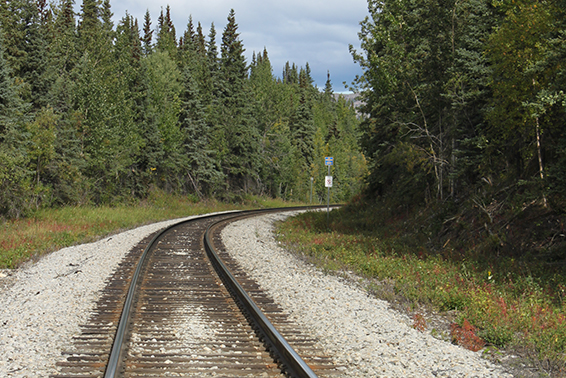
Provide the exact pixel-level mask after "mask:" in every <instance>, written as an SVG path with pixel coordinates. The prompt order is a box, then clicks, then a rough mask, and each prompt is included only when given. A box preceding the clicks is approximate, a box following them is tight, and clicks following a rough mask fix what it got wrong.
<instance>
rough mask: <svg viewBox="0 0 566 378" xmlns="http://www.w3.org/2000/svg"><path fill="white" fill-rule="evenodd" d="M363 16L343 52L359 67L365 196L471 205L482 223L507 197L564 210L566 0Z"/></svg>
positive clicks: (431, 3) (415, 7)
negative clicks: (358, 46) (355, 39)
mask: <svg viewBox="0 0 566 378" xmlns="http://www.w3.org/2000/svg"><path fill="white" fill-rule="evenodd" d="M369 10H370V16H369V17H368V18H367V19H366V20H365V21H363V22H362V24H361V26H362V28H361V32H360V40H361V42H362V50H360V51H355V50H353V49H352V48H351V50H352V53H353V56H354V58H355V59H356V60H357V61H358V62H359V63H360V64H361V66H362V67H363V69H364V74H363V77H361V78H360V80H359V84H360V86H361V88H362V89H363V90H364V94H363V99H364V101H365V106H364V108H363V111H364V113H366V114H367V115H368V116H367V117H366V119H365V120H364V121H363V124H362V126H361V128H362V130H363V131H362V132H363V137H362V145H363V149H364V151H365V154H366V156H367V157H368V160H369V161H370V171H371V174H370V180H369V182H370V191H371V193H372V195H374V196H381V195H391V196H395V197H396V198H397V199H399V200H400V201H399V202H403V203H405V204H409V205H410V204H415V203H425V202H429V203H430V202H433V203H438V202H439V201H440V202H441V201H444V200H446V199H449V198H452V199H458V198H460V199H462V198H470V197H474V196H475V197H474V201H475V203H476V205H477V206H479V207H480V208H482V209H483V211H485V212H486V214H488V216H490V217H491V216H492V215H493V213H494V212H495V210H496V209H497V208H498V207H499V206H501V199H502V198H503V199H504V198H510V197H514V198H521V199H522V201H523V203H524V204H527V205H528V204H529V203H533V202H535V203H538V204H539V205H541V207H547V206H549V205H551V207H553V208H554V209H557V210H559V209H561V210H564V209H565V204H566V202H565V199H566V197H565V195H566V127H565V121H566V112H565V110H566V95H565V93H564V91H565V90H566V64H565V62H566V39H565V38H566V17H565V12H566V1H564V0H548V1H547V0H545V1H533V0H528V1H526V0H465V1H455V0H448V1H438V0H422V1H409V0H401V1H399V0H382V1H374V0H370V1H369ZM497 196H499V197H497ZM516 196H519V197H516ZM492 200H493V202H492Z"/></svg>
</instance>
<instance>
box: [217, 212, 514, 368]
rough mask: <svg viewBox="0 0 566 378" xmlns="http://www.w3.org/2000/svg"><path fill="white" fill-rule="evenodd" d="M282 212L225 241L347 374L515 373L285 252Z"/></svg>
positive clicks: (229, 231)
mask: <svg viewBox="0 0 566 378" xmlns="http://www.w3.org/2000/svg"><path fill="white" fill-rule="evenodd" d="M284 217H286V215H281V214H277V215H267V216H262V217H256V218H251V219H247V220H244V221H240V222H236V223H232V224H230V225H228V226H227V227H226V228H225V229H224V231H223V232H222V239H223V241H224V244H225V245H226V249H227V250H228V251H230V254H231V255H232V256H233V257H234V258H235V259H236V260H237V261H238V263H239V264H240V265H241V266H242V267H243V268H244V270H246V272H247V273H248V275H250V277H252V278H254V279H255V280H256V281H257V282H258V283H259V285H260V286H261V287H262V288H263V289H264V290H266V291H267V292H268V293H269V294H270V295H271V296H272V297H273V299H274V300H275V301H276V302H277V303H279V304H280V305H281V306H282V307H283V308H284V309H285V310H286V311H287V312H288V314H289V315H290V317H291V318H292V319H293V320H294V321H295V322H296V323H297V324H299V325H302V326H304V327H305V329H306V330H307V331H306V333H309V334H311V335H313V336H315V337H317V338H318V339H319V340H320V344H321V347H322V348H323V349H325V350H326V351H327V352H328V353H329V355H331V356H333V357H334V358H335V361H336V364H337V365H342V366H344V367H345V369H344V370H343V373H344V374H343V376H344V377H368V378H369V377H389V378H392V377H511V375H510V374H506V373H504V372H503V371H502V370H501V368H500V367H499V366H496V365H493V364H492V363H490V362H489V361H487V360H485V359H483V358H482V357H481V355H480V353H481V352H476V353H474V352H471V351H469V350H466V349H464V348H461V347H458V346H455V345H452V344H450V343H448V342H445V341H442V340H438V339H436V338H434V337H432V336H431V335H430V334H427V333H422V332H419V331H417V330H415V329H413V328H412V326H411V323H412V321H411V319H409V318H408V317H407V316H405V315H402V314H400V313H399V312H397V311H394V310H392V309H390V308H389V305H388V303H387V302H385V301H382V300H378V299H376V298H373V297H372V296H370V295H368V293H367V292H366V291H364V290H363V289H362V288H360V287H359V286H358V285H355V284H353V283H351V281H350V280H345V279H342V278H340V277H337V276H333V275H326V274H324V273H323V272H321V271H320V270H317V269H316V268H315V267H313V266H311V265H310V264H307V263H305V262H303V261H301V260H299V259H297V258H296V257H295V256H293V255H292V254H290V253H289V252H287V251H286V250H284V249H282V248H281V247H280V246H279V245H278V243H277V242H276V241H275V239H274V229H273V222H274V221H277V220H282V219H284Z"/></svg>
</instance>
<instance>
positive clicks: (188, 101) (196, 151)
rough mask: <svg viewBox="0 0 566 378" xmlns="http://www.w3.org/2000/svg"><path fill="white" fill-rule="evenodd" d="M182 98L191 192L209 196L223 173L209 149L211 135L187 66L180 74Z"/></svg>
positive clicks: (182, 120)
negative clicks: (181, 77) (181, 78)
mask: <svg viewBox="0 0 566 378" xmlns="http://www.w3.org/2000/svg"><path fill="white" fill-rule="evenodd" d="M183 88H184V89H183V95H182V97H181V101H182V103H181V113H180V117H179V122H180V127H181V132H182V133H183V135H184V138H185V139H184V153H185V154H186V158H187V167H186V172H187V176H188V177H189V181H190V184H191V186H192V189H193V190H194V192H195V193H196V194H197V195H198V196H199V197H201V198H202V197H204V195H209V194H211V193H212V192H213V191H214V189H215V188H216V187H217V186H218V185H219V184H220V182H221V180H222V174H221V172H220V171H219V170H218V168H217V164H216V161H215V160H214V152H213V151H212V150H210V143H209V138H210V133H209V128H208V125H207V124H206V120H205V113H204V108H203V106H202V103H201V101H200V96H199V92H198V87H197V84H196V81H195V80H194V79H193V77H192V74H191V70H190V69H189V68H188V67H187V68H186V69H185V71H184V73H183Z"/></svg>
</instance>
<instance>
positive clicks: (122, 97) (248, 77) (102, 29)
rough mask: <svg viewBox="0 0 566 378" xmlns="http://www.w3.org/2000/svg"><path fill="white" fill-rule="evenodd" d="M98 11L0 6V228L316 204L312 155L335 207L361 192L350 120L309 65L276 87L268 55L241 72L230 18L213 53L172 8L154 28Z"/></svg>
mask: <svg viewBox="0 0 566 378" xmlns="http://www.w3.org/2000/svg"><path fill="white" fill-rule="evenodd" d="M112 16H113V15H112V12H111V7H110V3H109V0H104V1H103V2H102V1H100V0H84V1H83V3H82V5H81V11H80V12H79V14H78V15H76V14H75V13H74V11H73V0H60V1H59V2H58V3H57V4H48V3H47V2H46V1H45V0H9V1H5V2H2V4H0V25H1V29H2V30H1V31H2V36H1V39H0V217H18V216H21V215H24V214H26V212H28V211H29V210H30V209H34V208H37V207H40V206H58V205H76V204H85V203H91V204H100V203H112V202H114V201H123V200H128V199H130V198H144V197H145V196H147V195H148V193H149V192H150V190H152V188H160V189H161V190H165V191H167V192H174V193H179V194H187V195H190V196H193V197H194V198H195V199H196V198H199V197H200V198H204V197H211V196H214V197H218V198H221V199H233V198H234V197H235V196H240V195H243V194H246V193H253V194H264V195H270V196H278V197H282V198H285V199H295V200H307V199H308V198H309V192H310V177H314V185H315V187H314V190H315V191H314V200H315V201H318V200H319V198H322V196H323V195H324V193H325V191H324V175H325V172H326V170H325V167H324V161H323V157H324V156H326V155H334V156H335V160H336V161H337V166H336V170H335V172H334V175H335V182H337V183H338V185H337V186H335V188H334V190H333V195H334V199H335V200H345V199H347V198H349V197H350V196H351V195H352V194H353V193H355V192H356V191H358V189H359V185H360V184H359V182H360V180H359V178H360V176H362V175H363V174H364V169H365V161H364V159H363V156H362V155H361V153H360V152H359V148H358V147H357V144H356V135H357V126H358V119H357V117H356V113H355V110H354V109H353V107H352V106H351V104H349V103H348V102H346V101H345V100H344V99H338V100H336V98H335V96H334V95H333V93H332V92H333V91H332V86H331V83H330V78H329V80H328V82H327V85H326V88H325V89H324V91H319V89H318V88H317V87H316V86H314V85H313V80H312V78H311V75H310V69H309V66H308V64H307V65H306V67H305V68H299V67H297V66H296V65H295V64H287V65H286V67H284V70H283V75H282V77H281V78H277V77H275V76H274V75H273V68H272V66H271V63H270V61H269V57H268V53H267V51H263V52H260V53H258V54H257V55H256V54H255V53H254V56H253V59H252V62H250V63H249V64H248V63H247V62H246V58H245V56H244V51H245V50H244V45H243V42H242V41H241V40H240V38H239V33H238V25H237V24H236V20H235V14H234V11H233V10H232V11H230V13H229V15H228V22H227V24H226V26H225V28H224V30H223V32H222V35H221V40H220V41H219V42H218V43H217V40H216V39H217V32H216V30H215V26H214V24H212V25H211V27H210V30H209V33H208V35H207V36H206V37H205V35H204V33H203V30H202V26H201V24H200V23H197V24H196V25H195V24H194V23H193V21H192V18H191V17H188V24H187V28H186V30H185V32H184V33H183V34H182V35H180V36H177V35H176V31H175V26H174V25H173V23H172V22H171V17H170V8H169V7H168V6H167V8H166V9H165V11H163V9H162V11H161V14H160V15H159V18H158V20H157V24H156V26H155V28H154V27H153V26H152V19H151V16H150V14H149V12H147V13H146V14H145V18H144V20H143V25H142V26H141V30H140V26H139V24H138V20H137V19H134V18H133V17H132V16H130V15H129V14H126V15H125V16H124V17H123V18H122V19H121V20H120V22H119V23H118V25H116V26H115V25H114V24H113V21H112Z"/></svg>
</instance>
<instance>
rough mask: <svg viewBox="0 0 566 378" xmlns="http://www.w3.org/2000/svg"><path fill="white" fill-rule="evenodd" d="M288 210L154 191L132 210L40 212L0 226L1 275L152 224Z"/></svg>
mask: <svg viewBox="0 0 566 378" xmlns="http://www.w3.org/2000/svg"><path fill="white" fill-rule="evenodd" d="M284 206H289V204H288V203H285V202H283V201H281V200H274V199H268V198H262V197H256V196H241V197H240V198H239V201H238V202H236V203H234V202H233V203H224V202H218V201H215V200H207V201H197V199H196V198H194V197H190V196H188V197H187V196H178V195H170V194H166V193H164V192H162V191H154V192H152V193H151V195H150V196H149V198H147V199H146V200H144V201H139V202H136V203H130V204H117V205H115V206H82V207H64V208H59V209H41V210H38V211H36V212H35V213H33V214H32V215H31V216H29V217H27V218H23V219H15V220H9V221H4V222H3V223H0V269H6V268H8V269H11V268H16V267H17V266H19V265H20V264H22V263H23V262H25V261H28V260H30V259H34V258H37V257H39V256H41V255H43V254H45V253H48V252H51V251H54V250H57V249H60V248H63V247H68V246H71V245H75V244H80V243H85V242H90V241H94V240H97V239H99V238H101V237H104V236H106V235H110V234H113V233H116V232H119V231H121V230H125V229H130V228H133V227H136V226H141V225H144V224H148V223H152V222H158V221H162V220H167V219H174V218H181V217H187V216H191V215H197V214H206V213H211V212H216V211H226V210H236V209H249V208H268V207H284Z"/></svg>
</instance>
